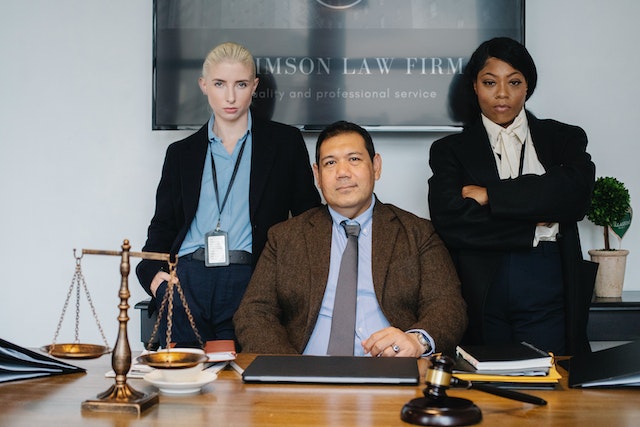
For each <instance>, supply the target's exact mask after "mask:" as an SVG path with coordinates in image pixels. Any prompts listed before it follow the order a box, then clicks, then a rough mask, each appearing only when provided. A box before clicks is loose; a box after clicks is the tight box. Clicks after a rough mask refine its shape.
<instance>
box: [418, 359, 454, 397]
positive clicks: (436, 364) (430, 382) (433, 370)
mask: <svg viewBox="0 0 640 427" xmlns="http://www.w3.org/2000/svg"><path fill="white" fill-rule="evenodd" d="M430 361H431V367H429V369H428V370H427V375H426V378H425V382H426V383H427V388H426V389H425V390H424V395H425V397H428V398H431V399H433V400H441V399H444V398H445V397H447V393H446V390H447V389H448V388H449V386H450V385H451V377H452V371H453V359H452V358H451V357H449V356H445V355H443V354H434V355H433V356H431V358H430Z"/></svg>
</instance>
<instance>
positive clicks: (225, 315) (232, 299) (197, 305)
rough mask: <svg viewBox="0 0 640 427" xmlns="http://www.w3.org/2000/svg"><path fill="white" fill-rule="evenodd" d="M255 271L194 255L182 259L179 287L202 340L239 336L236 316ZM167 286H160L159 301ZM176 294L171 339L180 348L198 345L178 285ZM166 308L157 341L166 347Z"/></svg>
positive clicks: (250, 267)
mask: <svg viewBox="0 0 640 427" xmlns="http://www.w3.org/2000/svg"><path fill="white" fill-rule="evenodd" d="M252 272H253V267H252V266H251V265H240V264H231V265H229V266H226V267H206V266H205V265H204V261H199V260H194V259H193V258H192V257H191V255H186V256H184V257H181V258H180V259H179V262H178V267H177V274H178V279H179V280H180V286H181V288H182V291H183V293H184V296H185V300H186V302H187V305H188V307H189V311H190V312H191V315H192V317H193V321H194V324H195V327H196V329H197V330H198V333H199V334H200V337H201V339H202V340H203V341H205V342H206V341H210V340H225V339H233V340H235V339H236V335H235V331H234V328H233V315H234V314H235V312H236V310H237V309H238V306H239V305H240V301H241V300H242V297H243V296H244V293H245V291H246V289H247V285H248V284H249V279H251V274H252ZM167 289H168V285H167V283H163V284H162V285H160V287H158V290H157V292H156V298H157V301H158V304H160V303H161V301H162V300H163V298H164V296H165V293H166V292H167ZM173 294H174V295H173V310H172V313H171V321H172V322H171V323H172V325H171V342H174V343H177V345H178V346H181V347H192V346H198V339H197V337H196V335H195V333H194V331H193V328H192V327H191V322H190V321H189V318H188V316H187V313H186V310H185V307H184V305H183V303H182V301H181V299H180V296H179V294H178V291H177V290H176V289H175V287H174V292H173ZM159 309H160V308H159V307H158V310H159ZM167 311H168V310H167V308H165V312H164V313H162V320H161V323H160V327H159V328H158V335H159V336H158V340H159V342H160V345H161V346H163V347H164V346H165V345H166V331H167Z"/></svg>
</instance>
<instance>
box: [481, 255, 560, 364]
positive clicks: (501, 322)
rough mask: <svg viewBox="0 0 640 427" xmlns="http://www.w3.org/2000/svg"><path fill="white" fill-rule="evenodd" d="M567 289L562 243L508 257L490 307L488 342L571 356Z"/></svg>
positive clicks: (487, 312)
mask: <svg viewBox="0 0 640 427" xmlns="http://www.w3.org/2000/svg"><path fill="white" fill-rule="evenodd" d="M563 289H564V286H563V281H562V267H561V260H560V251H559V247H558V244H557V243H555V242H540V243H539V245H538V246H537V247H535V248H532V249H531V250H530V251H524V252H514V253H510V254H507V255H505V256H504V258H503V261H502V266H501V268H500V269H499V273H498V276H497V278H496V280H495V282H494V283H493V284H492V285H491V286H490V288H489V291H488V294H487V298H486V302H485V306H484V318H483V335H484V341H485V343H486V344H499V343H507V342H520V341H526V342H528V343H530V344H533V345H534V346H536V347H538V348H540V349H541V350H545V351H551V352H553V353H554V354H556V355H562V354H565V316H564V290H563Z"/></svg>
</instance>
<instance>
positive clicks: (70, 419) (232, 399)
mask: <svg viewBox="0 0 640 427" xmlns="http://www.w3.org/2000/svg"><path fill="white" fill-rule="evenodd" d="M248 357H250V356H249V355H240V356H239V359H238V362H239V363H240V364H243V363H246V362H247V360H250V359H247V358H248ZM75 364H77V365H80V366H83V367H85V368H87V369H88V371H87V373H86V374H72V375H63V376H57V377H49V378H43V379H34V380H27V381H19V382H13V383H4V384H0V402H1V403H2V410H1V413H0V426H2V427H15V426H29V427H31V426H39V425H47V426H71V427H73V426H89V427H90V426H129V425H131V426H134V425H135V426H171V427H174V426H188V427H198V426H201V425H206V426H213V425H216V426H234V427H244V426H253V425H255V426H258V425H259V426H291V425H295V426H367V427H369V426H394V425H406V426H408V425H410V424H406V423H404V422H403V421H402V420H401V419H400V411H401V409H402V407H403V405H404V404H405V403H406V402H408V401H409V400H411V399H412V398H414V397H421V396H422V389H423V386H420V387H414V386H332V385H326V386H324V385H264V384H263V385H258V384H243V383H242V380H241V378H240V376H239V375H238V374H237V373H236V372H235V371H233V370H231V369H230V368H228V369H226V370H224V371H222V372H221V373H220V375H219V377H218V379H217V380H216V381H214V382H213V383H211V384H209V385H207V386H206V387H205V388H204V389H203V391H202V393H201V394H198V395H191V396H164V395H160V403H159V404H158V405H156V406H154V407H152V408H151V409H149V410H148V411H146V412H143V413H142V415H140V416H139V417H138V416H136V415H130V414H118V413H93V412H88V413H87V412H82V410H81V404H82V402H83V401H84V400H87V399H93V398H95V396H96V394H98V393H100V392H103V391H105V390H106V389H107V388H108V387H109V386H110V385H112V384H113V379H108V378H105V377H104V374H105V372H107V371H108V370H110V368H111V359H110V356H108V355H107V356H102V357H101V358H99V359H93V360H86V361H78V362H77V363H75ZM128 383H129V384H130V385H131V386H133V387H134V388H136V389H138V390H145V391H153V390H155V388H154V387H153V386H151V385H148V384H147V383H146V382H144V381H143V380H129V381H128ZM566 384H567V383H566V379H563V381H562V383H561V386H560V387H559V389H558V390H554V391H535V392H534V391H531V393H532V394H535V395H537V396H540V397H542V398H544V399H546V400H547V401H548V402H549V403H548V405H547V406H535V405H531V404H527V403H521V402H516V401H513V400H508V399H504V398H500V397H497V396H492V395H490V394H486V393H483V392H480V391H475V390H449V393H448V394H449V395H451V396H458V397H464V398H467V399H471V400H473V401H474V402H475V404H476V405H478V406H479V407H480V409H481V410H482V414H483V421H482V424H483V425H489V426H496V425H499V426H501V427H507V426H518V427H523V426H540V425H554V426H599V425H602V426H605V425H607V426H617V427H619V426H637V425H640V404H638V402H639V401H640V394H638V392H637V391H636V390H575V389H568V388H567V386H566Z"/></svg>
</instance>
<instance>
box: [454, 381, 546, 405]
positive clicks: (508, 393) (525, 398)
mask: <svg viewBox="0 0 640 427" xmlns="http://www.w3.org/2000/svg"><path fill="white" fill-rule="evenodd" d="M451 385H452V386H461V387H466V388H467V389H473V390H480V391H484V392H485V393H491V394H495V395H496V396H500V397H506V398H507V399H513V400H518V401H520V402H526V403H533V404H534V405H541V406H542V405H546V404H547V401H546V400H544V399H542V398H540V397H538V396H532V395H530V394H526V393H521V392H519V391H514V390H506V389H503V388H499V387H493V386H490V385H487V384H476V383H473V382H471V381H465V380H461V379H460V378H456V377H451Z"/></svg>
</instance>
